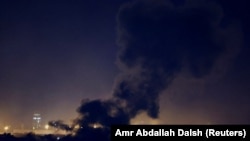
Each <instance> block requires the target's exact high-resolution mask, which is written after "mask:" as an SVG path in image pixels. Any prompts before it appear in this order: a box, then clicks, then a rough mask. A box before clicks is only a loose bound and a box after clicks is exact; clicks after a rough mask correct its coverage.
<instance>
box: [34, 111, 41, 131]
mask: <svg viewBox="0 0 250 141" xmlns="http://www.w3.org/2000/svg"><path fill="white" fill-rule="evenodd" d="M41 120H42V117H41V114H39V113H34V114H33V124H32V126H33V127H32V129H33V130H36V129H40V128H41Z"/></svg>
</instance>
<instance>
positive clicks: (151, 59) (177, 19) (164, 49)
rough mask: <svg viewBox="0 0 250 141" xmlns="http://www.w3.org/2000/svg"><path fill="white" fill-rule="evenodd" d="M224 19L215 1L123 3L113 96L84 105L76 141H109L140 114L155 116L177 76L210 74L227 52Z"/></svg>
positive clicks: (87, 101) (86, 102) (85, 102)
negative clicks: (88, 140) (161, 97)
mask: <svg viewBox="0 0 250 141" xmlns="http://www.w3.org/2000/svg"><path fill="white" fill-rule="evenodd" d="M221 17H222V12H221V9H220V7H219V6H217V5H216V4H215V3H213V2H211V1H202V2H201V1H194V0H192V1H186V3H185V4H183V5H178V6H177V5H174V4H172V3H171V2H170V1H167V0H166V1H164V0H157V1H155V0H152V1H150V0H141V1H140V0H138V1H134V2H131V3H128V4H125V5H123V6H122V7H121V8H120V11H119V13H118V16H117V22H118V45H119V47H120V51H119V53H118V59H117V65H118V66H119V68H120V70H121V74H120V75H119V77H118V78H117V81H116V84H115V85H114V90H113V95H112V96H113V97H112V98H111V99H109V100H84V101H83V102H82V104H81V106H80V107H79V108H78V109H77V111H78V112H79V114H80V116H79V118H77V119H76V120H75V123H74V124H75V125H79V126H80V129H79V130H78V131H77V137H79V138H80V139H86V138H90V136H91V135H93V136H91V140H106V139H107V140H108V138H106V137H107V135H106V133H108V131H109V127H110V126H111V125H113V124H130V119H132V118H134V117H135V116H136V115H138V114H139V113H140V112H146V113H147V114H148V116H149V117H151V118H157V117H158V115H159V95H160V93H161V92H162V91H163V90H165V89H167V87H168V86H169V85H170V84H171V82H172V81H173V79H174V78H175V77H176V75H178V74H179V73H180V72H181V71H183V70H185V71H186V70H188V71H189V73H190V74H191V75H192V76H193V77H194V78H202V77H204V76H207V75H209V74H210V73H211V71H212V70H213V68H214V67H216V63H217V61H218V60H219V58H220V57H221V56H223V54H224V52H225V51H226V50H227V48H226V46H225V44H224V42H225V40H227V37H226V34H223V28H222V27H221ZM224 26H225V25H224ZM93 125H100V126H99V127H101V128H97V129H93V127H95V126H93ZM72 128H74V127H72ZM97 133H100V134H99V135H100V136H96V134H97Z"/></svg>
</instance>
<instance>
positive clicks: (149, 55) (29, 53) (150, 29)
mask: <svg viewBox="0 0 250 141" xmlns="http://www.w3.org/2000/svg"><path fill="white" fill-rule="evenodd" d="M249 4H250V3H249V1H248V0H239V1H234V0H231V1H230V0H208V1H206V0H181V1H178V2H177V1H174V0H172V1H167V0H159V1H150V0H144V1H142V0H135V1H124V0H108V1H103V0H98V1H97V0H73V1H72V0H68V1H66V0H63V1H62V0H61V1H60V2H59V1H37V0H31V1H28V0H27V1H23V0H22V1H18V0H16V1H14V0H2V1H0V128H2V127H3V126H5V125H11V126H12V127H20V125H22V124H23V125H24V126H25V127H30V126H31V123H32V116H33V113H35V112H38V113H41V115H42V121H43V123H44V124H45V123H47V122H49V121H50V120H63V121H65V122H66V123H71V120H74V119H75V118H77V116H78V115H79V112H80V113H81V112H85V111H84V110H83V111H81V109H84V108H83V105H84V104H83V105H82V107H81V108H78V107H79V106H81V101H82V99H89V100H90V101H91V100H94V99H101V100H104V99H105V100H110V99H115V100H117V101H118V102H117V101H116V102H114V103H113V104H119V105H122V106H121V107H122V108H123V109H126V110H125V111H126V115H128V117H129V119H131V120H132V123H154V124H161V123H162V124H190V123H191V124H222V123H228V124H229V123H233V124H239V123H241V124H246V123H248V124H249V123H250V109H249V107H250V104H249V103H250V55H249V53H250V25H249V24H250V14H249V13H250V10H249ZM119 102H120V103H123V104H124V103H125V104H124V105H125V106H124V105H123V104H120V103H119ZM90 107H91V106H90ZM77 109H78V110H77ZM93 110H96V109H93ZM77 111H78V112H77ZM94 113H95V112H94ZM96 114H98V112H97V113H96ZM146 116H148V118H144V117H146ZM151 118H154V119H151Z"/></svg>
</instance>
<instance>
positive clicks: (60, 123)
mask: <svg viewBox="0 0 250 141" xmlns="http://www.w3.org/2000/svg"><path fill="white" fill-rule="evenodd" d="M48 124H49V126H51V127H54V128H56V129H61V130H65V131H72V127H70V126H69V125H67V124H65V123H63V121H61V120H57V121H50V122H49V123H48Z"/></svg>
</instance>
